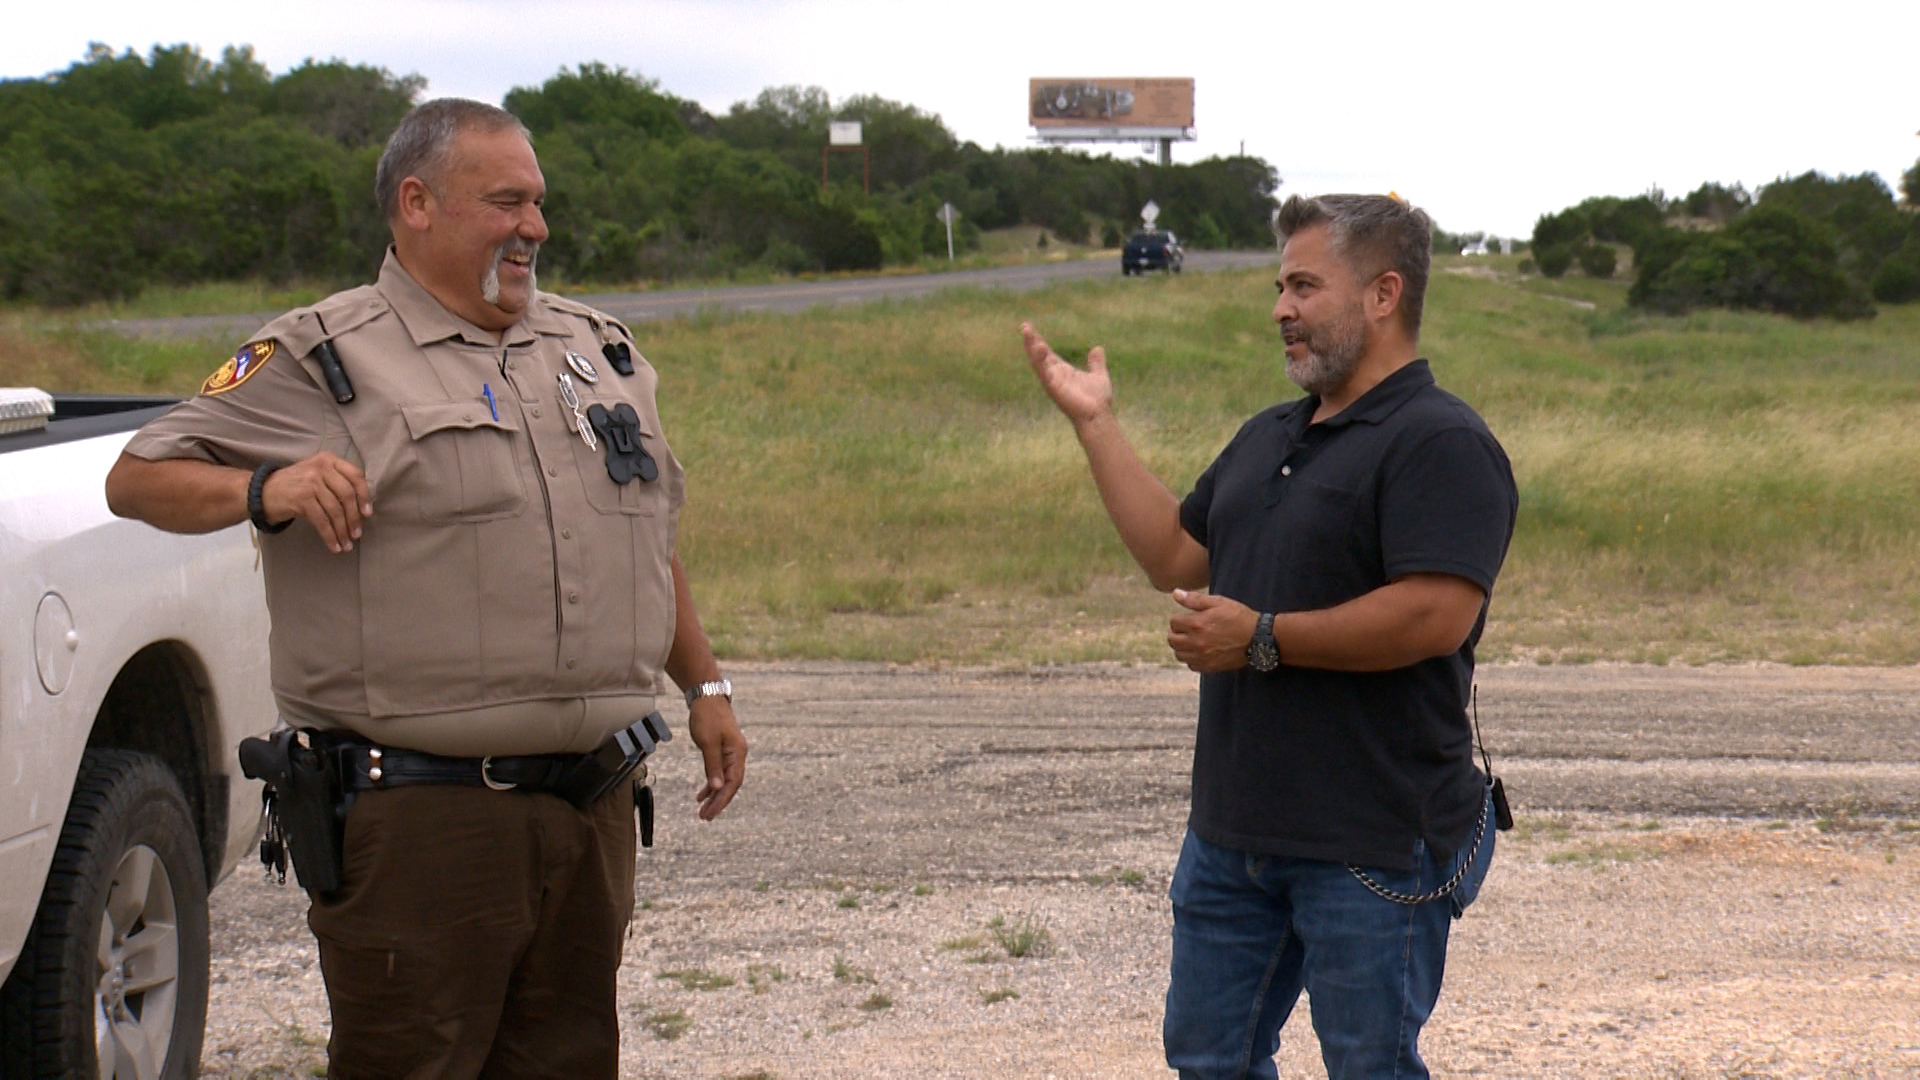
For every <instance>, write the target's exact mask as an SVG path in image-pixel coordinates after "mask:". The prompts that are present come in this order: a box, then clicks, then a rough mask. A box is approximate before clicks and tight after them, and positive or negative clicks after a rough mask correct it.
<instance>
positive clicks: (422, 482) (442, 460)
mask: <svg viewBox="0 0 1920 1080" xmlns="http://www.w3.org/2000/svg"><path fill="white" fill-rule="evenodd" d="M400 415H401V417H402V418H404V419H405V420H406V424H407V434H408V435H409V436H410V437H411V438H412V442H413V456H414V461H415V468H414V470H413V473H414V475H413V486H414V488H415V489H416V490H417V491H418V492H419V498H420V513H421V515H422V516H424V517H427V518H431V519H434V520H440V521H490V520H493V519H495V518H505V517H513V516H515V515H517V514H519V513H520V512H521V511H523V510H525V509H526V506H527V488H526V482H525V480H523V479H522V478H521V476H520V470H519V468H518V466H517V465H516V463H515V461H514V457H515V454H514V435H515V433H516V432H517V431H518V429H517V428H515V427H514V426H513V424H512V423H510V422H508V421H507V420H504V419H500V418H497V417H495V416H494V415H493V414H492V413H491V412H488V411H485V410H482V409H479V408H477V407H476V404H475V403H474V402H466V401H433V402H424V403H421V404H415V405H402V406H400Z"/></svg>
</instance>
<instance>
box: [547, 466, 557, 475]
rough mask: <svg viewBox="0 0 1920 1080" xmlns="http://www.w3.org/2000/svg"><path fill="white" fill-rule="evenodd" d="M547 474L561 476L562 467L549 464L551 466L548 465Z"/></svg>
mask: <svg viewBox="0 0 1920 1080" xmlns="http://www.w3.org/2000/svg"><path fill="white" fill-rule="evenodd" d="M547 475H548V476H559V475H560V469H559V467H558V466H555V465H549V466H547Z"/></svg>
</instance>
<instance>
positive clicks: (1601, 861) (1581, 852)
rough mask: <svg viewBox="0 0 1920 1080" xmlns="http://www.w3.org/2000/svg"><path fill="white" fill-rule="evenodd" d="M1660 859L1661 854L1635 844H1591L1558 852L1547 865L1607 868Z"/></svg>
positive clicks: (1551, 856) (1549, 858)
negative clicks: (1643, 860)
mask: <svg viewBox="0 0 1920 1080" xmlns="http://www.w3.org/2000/svg"><path fill="white" fill-rule="evenodd" d="M1659 857H1660V853H1659V852H1657V851H1654V850H1652V849H1650V848H1644V847H1638V846H1636V845H1633V844H1590V845H1588V846H1586V847H1581V848H1574V849H1572V850H1570V851H1556V852H1554V853H1553V854H1551V855H1549V856H1547V863H1548V864H1549V865H1553V866H1560V865H1567V864H1572V865H1578V866H1605V865H1608V864H1611V863H1631V862H1639V861H1641V860H1642V859H1657V858H1659Z"/></svg>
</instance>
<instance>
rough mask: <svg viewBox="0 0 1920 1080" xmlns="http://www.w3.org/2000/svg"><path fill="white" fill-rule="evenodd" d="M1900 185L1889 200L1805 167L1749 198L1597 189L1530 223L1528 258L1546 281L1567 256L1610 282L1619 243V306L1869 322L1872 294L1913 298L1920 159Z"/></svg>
mask: <svg viewBox="0 0 1920 1080" xmlns="http://www.w3.org/2000/svg"><path fill="white" fill-rule="evenodd" d="M1900 186H1901V194H1902V197H1903V198H1902V200H1901V201H1896V200H1895V198H1894V193H1893V190H1892V189H1891V188H1889V187H1888V186H1887V184H1886V182H1885V181H1884V180H1882V179H1881V178H1880V177H1879V176H1877V175H1875V174H1873V173H1862V174H1860V175H1858V176H1827V175H1825V174H1822V173H1819V172H1807V173H1803V174H1801V175H1799V176H1792V177H1783V178H1782V179H1780V180H1777V181H1775V182H1774V183H1771V184H1767V185H1765V186H1763V187H1761V188H1760V190H1759V191H1758V192H1756V193H1750V192H1748V191H1747V190H1746V188H1745V187H1743V186H1741V185H1739V184H1735V185H1733V186H1731V187H1728V186H1726V185H1723V184H1717V183H1708V184H1703V185H1701V186H1700V187H1699V188H1698V189H1696V190H1694V191H1692V192H1690V193H1688V194H1687V196H1686V197H1685V198H1681V199H1669V198H1667V197H1666V196H1665V195H1664V194H1662V193H1661V192H1660V191H1659V190H1657V189H1656V190H1654V191H1651V192H1648V193H1647V194H1645V195H1639V196H1635V197H1633V198H1617V197H1613V196H1601V197H1598V198H1592V199H1587V200H1585V201H1584V202H1581V203H1579V204H1578V205H1575V206H1570V207H1568V208H1566V209H1564V210H1561V211H1559V212H1557V213H1553V214H1546V215H1543V216H1542V217H1541V218H1540V219H1539V221H1538V222H1536V223H1535V225H1534V230H1533V240H1532V257H1533V260H1534V262H1535V264H1536V265H1537V266H1538V267H1539V269H1540V272H1541V273H1543V274H1546V275H1548V276H1550V277H1557V276H1559V275H1561V274H1564V273H1566V272H1567V270H1568V269H1569V268H1570V267H1571V266H1572V265H1573V264H1574V263H1576V262H1578V263H1579V264H1580V266H1581V268H1582V270H1584V271H1585V272H1586V273H1588V274H1591V275H1594V276H1597V277H1611V276H1613V273H1614V271H1615V270H1616V268H1617V263H1616V258H1617V255H1616V248H1615V245H1619V246H1624V247H1628V248H1630V249H1631V250H1632V252H1633V268H1634V269H1633V273H1634V280H1633V287H1632V288H1631V289H1630V290H1629V291H1628V293H1627V300H1628V303H1630V304H1632V305H1634V306H1638V307H1643V308H1648V309H1651V310H1655V311H1661V312H1667V313H1672V314H1678V313H1682V312H1685V311H1689V310H1692V309H1694V308H1699V307H1726V308H1751V309H1756V310H1762V311H1774V312H1779V313H1781V314H1786V315H1793V316H1798V317H1802V318H1806V317H1812V316H1832V317H1835V318H1842V319H1856V318H1866V317H1871V316H1872V315H1873V314H1874V311H1875V308H1874V303H1875V302H1876V301H1878V302H1881V303H1906V302H1909V301H1912V300H1916V299H1920V213H1917V212H1916V211H1917V210H1920V162H1916V163H1915V164H1914V167H1913V168H1912V169H1910V170H1908V171H1907V172H1906V173H1905V174H1904V175H1903V176H1902V177H1901V185H1900ZM1902 203H1904V205H1902Z"/></svg>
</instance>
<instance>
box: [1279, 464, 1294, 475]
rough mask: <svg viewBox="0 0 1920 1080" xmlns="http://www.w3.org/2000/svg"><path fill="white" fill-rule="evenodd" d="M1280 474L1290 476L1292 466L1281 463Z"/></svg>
mask: <svg viewBox="0 0 1920 1080" xmlns="http://www.w3.org/2000/svg"><path fill="white" fill-rule="evenodd" d="M1280 475H1281V476H1292V475H1293V466H1291V465H1282V466H1280Z"/></svg>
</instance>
